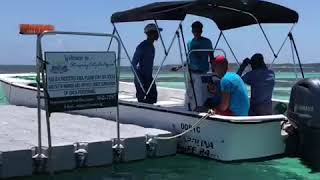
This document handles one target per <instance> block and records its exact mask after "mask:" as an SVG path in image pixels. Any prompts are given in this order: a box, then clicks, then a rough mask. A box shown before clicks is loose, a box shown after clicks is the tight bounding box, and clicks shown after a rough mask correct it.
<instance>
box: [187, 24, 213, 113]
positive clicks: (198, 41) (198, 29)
mask: <svg viewBox="0 0 320 180" xmlns="http://www.w3.org/2000/svg"><path fill="white" fill-rule="evenodd" d="M191 27H192V34H193V36H194V37H193V39H192V40H191V41H190V42H189V43H188V50H189V73H190V74H189V75H188V82H187V92H186V98H185V100H186V102H185V104H186V105H187V106H188V109H189V110H196V109H197V108H198V107H199V106H203V102H202V99H203V98H202V97H201V96H200V95H201V94H202V93H201V92H203V91H205V90H206V89H203V86H202V80H201V77H202V76H203V75H205V74H207V72H208V71H209V59H213V58H214V56H213V52H212V51H205V50H208V49H210V50H212V43H211V41H210V40H209V39H208V38H205V37H203V36H202V29H203V25H202V23H201V22H199V21H196V22H194V23H193V24H192V26H191ZM194 50H204V51H194ZM197 94H198V96H197Z"/></svg>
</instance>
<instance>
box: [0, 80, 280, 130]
mask: <svg viewBox="0 0 320 180" xmlns="http://www.w3.org/2000/svg"><path fill="white" fill-rule="evenodd" d="M12 75H13V76H16V75H17V74H12ZM6 78H12V77H6ZM6 78H4V77H1V76H0V82H2V83H5V84H7V85H11V86H14V87H16V88H21V89H25V90H32V91H35V90H36V88H35V87H32V86H28V85H25V84H23V83H16V82H10V81H9V80H6ZM27 81H28V80H26V81H25V82H24V83H26V82H27ZM127 84H129V83H127ZM174 90H176V89H174ZM277 101H278V100H277ZM279 102H283V101H279ZM119 105H122V106H129V107H135V108H138V109H147V110H154V111H158V112H166V113H170V114H176V115H182V116H189V117H194V118H202V117H204V116H205V115H206V113H196V112H184V111H179V110H170V109H168V107H161V106H156V105H149V104H145V103H138V102H134V103H133V102H127V101H123V100H119ZM257 118H259V119H257ZM285 118H286V117H285V116H284V115H282V114H279V115H267V116H239V117H231V116H221V115H214V116H209V117H207V119H206V120H211V121H218V122H225V123H231V124H263V123H271V122H281V121H282V120H283V119H285Z"/></svg>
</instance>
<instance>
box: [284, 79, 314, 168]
mask: <svg viewBox="0 0 320 180" xmlns="http://www.w3.org/2000/svg"><path fill="white" fill-rule="evenodd" d="M288 118H289V120H290V122H291V123H292V124H293V125H294V126H295V128H296V130H297V137H298V141H297V147H298V151H297V153H298V156H299V157H301V159H302V160H303V161H304V162H305V163H306V164H307V165H309V166H310V167H311V168H312V169H317V170H319V169H320V79H303V80H301V81H299V82H297V83H296V84H295V85H294V86H293V88H292V90H291V96H290V102H289V107H288Z"/></svg>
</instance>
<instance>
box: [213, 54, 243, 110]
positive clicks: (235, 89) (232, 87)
mask: <svg viewBox="0 0 320 180" xmlns="http://www.w3.org/2000/svg"><path fill="white" fill-rule="evenodd" d="M212 68H213V69H212V70H213V72H215V73H216V74H217V75H218V76H219V77H220V78H221V81H220V89H221V102H220V104H219V105H218V107H216V108H215V110H216V113H217V114H220V115H227V116H248V111H249V99H248V92H247V88H246V86H245V84H244V82H243V80H242V79H241V77H240V76H239V75H238V74H236V73H232V72H227V71H228V60H227V59H226V58H225V57H223V56H218V57H216V58H215V60H214V61H213V67H212ZM208 88H210V87H208ZM209 90H210V89H209Z"/></svg>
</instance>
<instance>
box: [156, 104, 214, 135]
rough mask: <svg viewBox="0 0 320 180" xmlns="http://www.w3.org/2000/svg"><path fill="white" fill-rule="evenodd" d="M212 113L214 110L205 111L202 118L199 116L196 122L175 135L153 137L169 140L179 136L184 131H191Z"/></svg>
mask: <svg viewBox="0 0 320 180" xmlns="http://www.w3.org/2000/svg"><path fill="white" fill-rule="evenodd" d="M211 115H214V111H213V110H209V111H208V112H207V114H206V115H205V116H203V117H202V118H200V119H199V120H198V121H197V122H196V123H194V124H193V125H192V126H191V127H190V128H189V129H188V130H186V131H184V132H182V133H180V134H177V135H175V136H170V137H154V139H156V140H170V139H175V138H179V137H181V136H183V135H185V134H186V133H188V132H190V131H192V130H193V129H194V128H195V127H196V126H198V125H199V124H200V123H201V122H202V121H203V120H205V119H207V118H208V117H209V116H211Z"/></svg>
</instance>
